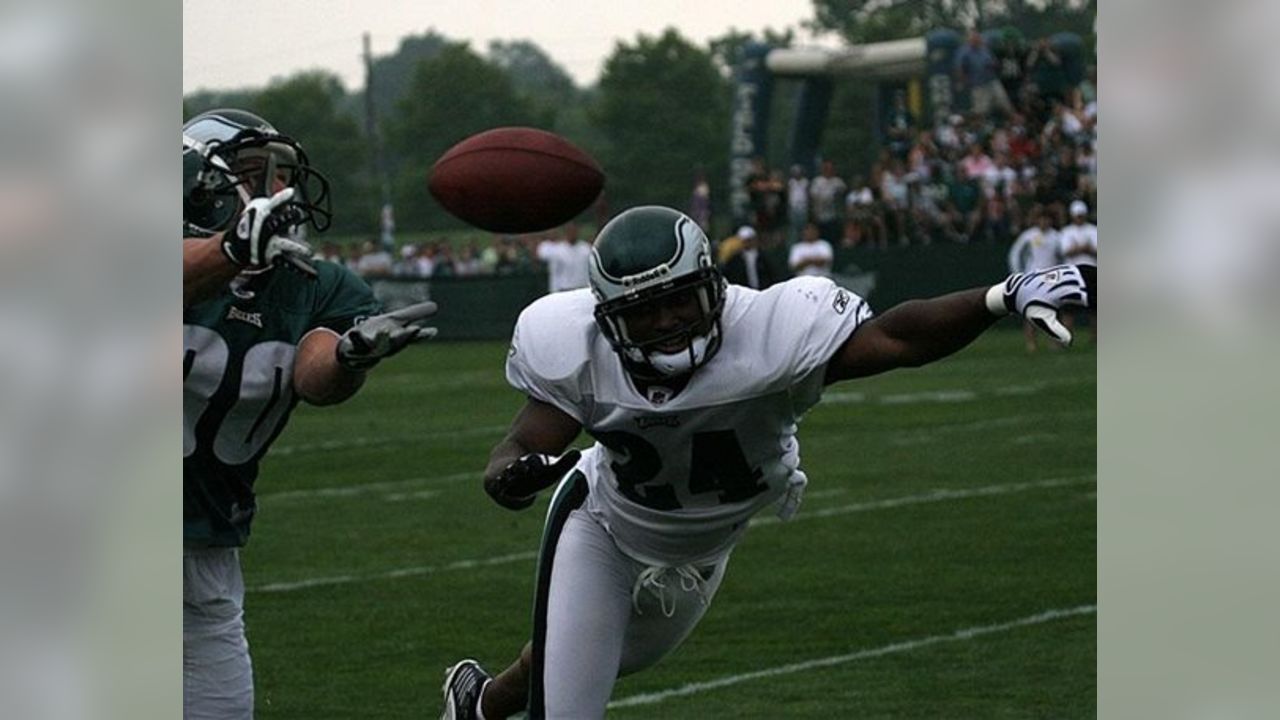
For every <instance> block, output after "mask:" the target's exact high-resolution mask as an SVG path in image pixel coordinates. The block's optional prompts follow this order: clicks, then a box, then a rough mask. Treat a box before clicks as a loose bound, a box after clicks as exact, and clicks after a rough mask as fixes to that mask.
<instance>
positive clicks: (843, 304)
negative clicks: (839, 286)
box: [831, 290, 849, 315]
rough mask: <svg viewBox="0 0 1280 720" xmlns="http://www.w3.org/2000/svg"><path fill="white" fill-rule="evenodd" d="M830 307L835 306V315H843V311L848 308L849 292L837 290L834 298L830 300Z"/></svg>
mask: <svg viewBox="0 0 1280 720" xmlns="http://www.w3.org/2000/svg"><path fill="white" fill-rule="evenodd" d="M831 307H833V308H835V311H836V314H837V315H843V314H844V311H845V310H848V309H849V293H847V292H845V291H843V290H837V291H836V297H835V299H834V300H832V301H831Z"/></svg>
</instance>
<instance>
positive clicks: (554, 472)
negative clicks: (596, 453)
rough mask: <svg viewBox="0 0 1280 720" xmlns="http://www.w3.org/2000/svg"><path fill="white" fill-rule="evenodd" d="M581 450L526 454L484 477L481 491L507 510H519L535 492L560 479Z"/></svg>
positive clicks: (575, 462) (528, 504) (531, 498)
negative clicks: (496, 474)
mask: <svg viewBox="0 0 1280 720" xmlns="http://www.w3.org/2000/svg"><path fill="white" fill-rule="evenodd" d="M580 457H582V453H580V452H578V451H577V450H570V451H569V452H567V453H565V454H563V455H561V456H560V457H559V458H556V457H553V456H551V455H543V454H542V453H529V454H528V455H525V456H523V457H521V458H520V459H519V460H516V461H515V462H513V463H511V464H510V465H508V466H506V467H505V468H503V470H502V472H500V473H498V476H497V477H493V478H485V481H484V491H485V492H487V493H489V497H491V498H493V501H494V502H496V503H498V504H499V505H501V506H502V507H504V508H507V509H508V510H523V509H525V508H527V507H529V506H530V505H532V504H533V500H534V497H535V496H536V495H537V494H538V492H539V491H541V490H545V489H547V488H549V487H551V486H552V485H555V484H556V483H558V482H560V478H563V477H564V476H565V475H566V474H567V473H568V472H569V471H570V470H572V469H573V466H574V465H577V464H578V458H580Z"/></svg>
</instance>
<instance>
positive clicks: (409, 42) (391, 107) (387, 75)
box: [359, 29, 450, 121]
mask: <svg viewBox="0 0 1280 720" xmlns="http://www.w3.org/2000/svg"><path fill="white" fill-rule="evenodd" d="M449 44H450V40H449V38H447V37H445V36H443V35H441V34H439V33H437V32H436V31H435V29H429V30H427V31H426V32H425V33H422V34H421V35H409V36H407V37H405V38H403V39H401V40H400V47H398V48H396V51H395V52H394V53H392V54H391V55H386V56H384V57H379V58H375V59H374V61H373V106H374V112H375V113H376V114H377V116H378V117H379V118H387V117H390V116H391V115H394V114H395V112H396V105H397V104H398V103H399V102H400V101H401V99H403V98H404V95H405V92H406V91H407V90H408V88H409V85H410V83H412V82H413V73H414V72H415V71H416V70H417V68H418V63H420V62H422V61H424V60H431V59H433V58H435V57H436V56H437V55H439V54H440V53H441V52H442V51H443V50H444V49H445V48H446V47H448V45H449ZM359 105H360V116H359V119H360V120H362V121H363V119H364V117H363V113H364V103H363V98H361V102H360V103H359Z"/></svg>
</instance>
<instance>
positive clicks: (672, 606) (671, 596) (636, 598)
mask: <svg viewBox="0 0 1280 720" xmlns="http://www.w3.org/2000/svg"><path fill="white" fill-rule="evenodd" d="M673 571H674V572H675V573H676V575H677V576H678V577H679V578H680V589H681V590H682V591H684V592H685V593H697V595H698V601H699V602H700V603H702V604H703V605H706V604H707V581H706V579H704V578H703V577H702V574H701V573H699V572H698V569H697V568H696V567H694V566H693V565H681V566H680V567H666V566H662V565H651V566H649V567H647V568H645V569H644V570H642V571H640V576H639V577H638V578H636V584H635V585H634V586H632V588H631V606H632V607H634V608H635V610H636V614H637V615H643V614H644V611H643V610H641V609H640V593H642V592H643V591H645V590H648V591H649V592H650V593H651V594H652V595H653V596H654V597H656V598H658V606H659V607H660V608H661V609H662V615H663V616H664V617H673V616H674V615H675V614H676V601H677V595H676V590H675V588H674V587H672V586H671V585H668V584H667V574H668V573H669V572H673Z"/></svg>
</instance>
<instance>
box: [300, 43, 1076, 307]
mask: <svg viewBox="0 0 1280 720" xmlns="http://www.w3.org/2000/svg"><path fill="white" fill-rule="evenodd" d="M953 72H954V81H955V83H954V87H955V89H956V92H957V97H959V98H962V99H964V100H967V103H966V104H967V107H968V108H969V109H968V111H965V112H959V111H955V112H943V113H940V114H939V116H938V118H937V119H936V122H935V123H933V124H932V125H927V124H924V123H922V122H921V121H920V120H919V119H918V118H917V117H916V116H915V114H914V113H913V112H912V111H911V110H910V108H909V107H908V102H907V97H906V94H905V92H903V91H898V92H896V93H895V94H894V96H893V98H892V103H891V107H890V109H889V112H888V114H887V117H886V118H884V122H882V125H881V126H882V128H883V132H882V143H881V146H880V147H879V148H878V151H877V153H876V159H875V161H874V162H872V163H871V165H870V167H867V168H860V169H858V170H856V171H854V172H851V173H848V174H842V173H841V168H840V167H839V166H838V165H837V162H836V161H835V160H833V159H824V160H823V161H822V162H821V163H820V164H819V165H818V167H817V172H816V173H814V174H813V175H812V176H810V175H809V173H808V172H807V169H806V168H805V167H803V166H800V165H795V166H792V167H791V168H789V170H787V171H785V172H784V171H783V170H782V169H779V168H769V167H767V165H766V163H765V160H764V159H763V158H756V159H755V160H754V162H753V167H752V172H751V173H750V175H749V176H748V179H747V181H746V188H745V189H746V190H747V193H748V196H749V198H750V219H749V221H748V222H747V223H746V224H745V225H742V226H741V227H739V228H738V229H737V230H736V231H735V232H734V233H733V234H731V235H730V236H729V237H726V238H722V239H720V241H719V242H718V243H717V251H716V252H717V260H718V262H719V263H720V265H721V267H722V268H723V269H724V272H725V274H726V276H727V277H728V278H729V280H730V282H735V283H739V284H743V285H748V286H751V287H768V286H769V285H771V284H773V283H775V282H778V281H781V280H783V279H786V278H787V277H789V276H791V275H798V274H830V272H831V271H832V264H833V262H834V257H835V248H836V247H845V248H853V247H866V248H872V249H887V248H889V247H890V246H895V245H896V246H904V245H913V244H919V245H928V244H931V243H944V242H948V243H976V242H989V243H1002V244H1010V243H1014V240H1015V238H1020V239H1021V242H1020V243H1015V244H1014V246H1013V248H1012V252H1011V253H1010V265H1011V266H1016V269H1025V268H1026V267H1030V266H1033V265H1040V264H1043V263H1045V262H1049V261H1050V260H1052V261H1063V260H1066V259H1067V255H1071V256H1072V259H1073V260H1079V259H1080V258H1081V257H1083V256H1082V255H1081V253H1080V252H1078V251H1077V250H1078V246H1079V243H1076V245H1074V246H1073V248H1075V249H1071V248H1069V249H1067V250H1065V251H1064V250H1063V249H1061V248H1060V247H1059V243H1058V236H1057V235H1054V236H1053V242H1048V239H1049V237H1050V233H1056V232H1057V230H1056V229H1061V230H1062V233H1061V235H1062V236H1063V237H1076V236H1077V235H1078V234H1079V233H1078V232H1077V231H1075V230H1072V227H1073V226H1079V225H1080V224H1081V223H1082V222H1085V221H1087V219H1088V216H1089V215H1092V214H1093V213H1092V210H1091V209H1093V208H1096V207H1097V203H1096V196H1097V177H1098V161H1097V119H1098V103H1097V71H1096V68H1095V67H1093V66H1090V67H1089V68H1088V70H1087V72H1086V77H1085V78H1084V79H1083V80H1082V81H1081V82H1079V83H1075V84H1072V83H1070V82H1068V80H1067V73H1066V72H1065V67H1064V63H1063V60H1062V58H1060V57H1059V56H1058V55H1057V54H1056V53H1055V51H1054V48H1053V46H1052V44H1051V43H1050V42H1049V41H1048V40H1047V39H1044V40H1040V41H1038V42H1035V43H1032V44H1027V43H1024V42H1023V41H1022V39H1021V37H1020V36H1019V35H1017V33H1016V32H1012V33H1006V34H1004V35H1001V36H1000V37H999V41H998V42H997V43H996V47H995V48H992V47H989V46H988V44H987V41H986V39H985V38H984V37H983V35H982V34H980V33H978V32H970V33H969V35H968V37H967V39H966V41H965V44H964V46H963V47H961V48H960V50H959V51H958V52H957V53H956V56H955V62H954V67H953ZM710 199H711V187H710V184H709V183H708V180H707V177H706V174H705V172H704V171H703V170H702V169H701V168H697V169H696V170H695V179H694V183H693V188H692V192H691V193H690V197H689V205H688V207H687V208H686V209H687V211H688V213H689V214H690V216H691V217H693V218H694V219H695V221H697V222H698V224H699V225H701V226H702V227H703V229H704V230H706V231H707V232H708V233H709V234H710V233H711V218H712V214H711V203H710ZM1088 227H1089V228H1091V232H1092V236H1091V238H1092V249H1091V250H1090V251H1089V252H1091V253H1092V254H1091V255H1089V256H1088V257H1086V258H1085V259H1086V260H1088V261H1091V262H1095V263H1096V256H1097V230H1096V227H1095V226H1094V225H1092V224H1089V225H1088ZM1028 233H1030V235H1028ZM1030 236H1034V237H1035V242H1030V241H1028V240H1027V238H1028V237H1030ZM1050 246H1051V249H1049V248H1050ZM775 249H777V252H774V251H775ZM782 249H785V250H782ZM589 253H590V244H589V239H582V238H579V237H578V230H577V228H576V226H574V225H573V224H569V225H566V226H564V227H562V228H558V229H556V230H554V231H552V232H548V233H541V234H534V235H521V236H505V235H504V236H495V237H494V239H493V241H492V242H491V243H489V244H488V245H487V246H483V247H482V246H481V244H480V243H476V242H473V241H472V242H466V243H461V244H456V245H455V244H453V243H450V242H449V241H447V240H440V241H435V242H428V243H424V244H421V245H412V244H410V245H404V246H402V247H400V248H399V250H398V252H397V253H392V252H390V251H388V250H387V249H384V247H383V246H382V245H381V244H380V243H377V242H376V241H374V240H369V241H366V242H365V243H364V244H363V245H360V246H351V247H348V248H347V249H346V250H345V251H343V250H342V249H341V248H340V247H339V246H337V245H334V244H329V245H326V246H325V247H324V248H323V255H324V256H325V257H326V259H329V260H334V261H337V262H343V263H345V264H346V265H347V266H348V267H350V268H351V269H352V270H354V271H355V272H357V273H359V274H360V275H363V276H366V277H403V278H439V277H473V276H505V275H516V274H528V273H532V272H539V271H545V272H547V274H548V279H549V288H548V289H549V290H550V291H552V292H556V291H559V290H567V289H572V288H577V287H585V286H586V266H587V257H588V255H589ZM1085 254H1086V255H1088V253H1085ZM1015 255H1017V256H1018V257H1016V258H1015ZM782 257H785V258H786V262H787V267H785V268H783V267H778V264H779V261H778V260H776V259H775V258H782Z"/></svg>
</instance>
